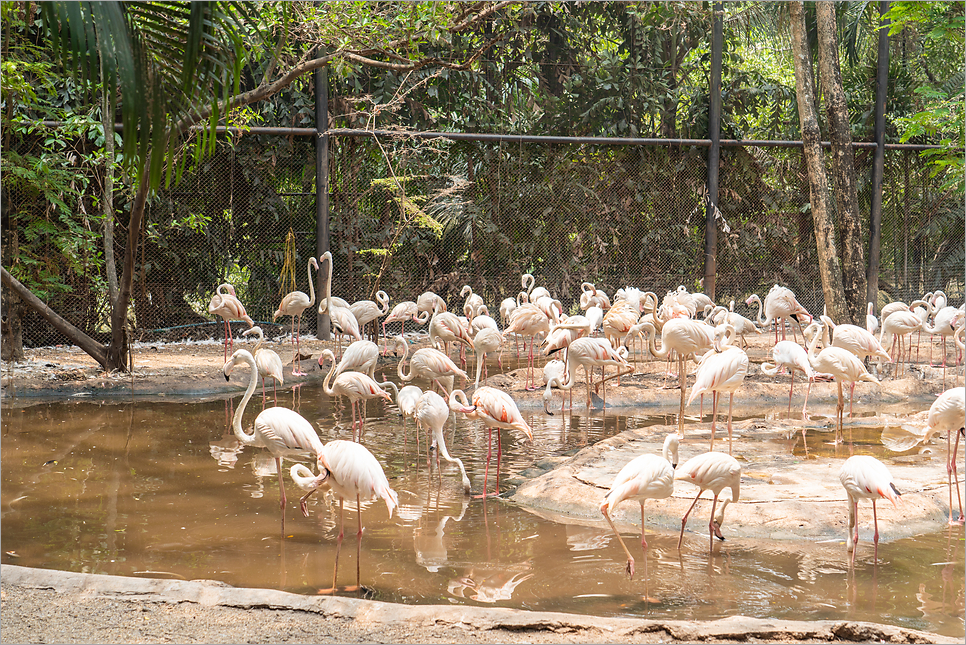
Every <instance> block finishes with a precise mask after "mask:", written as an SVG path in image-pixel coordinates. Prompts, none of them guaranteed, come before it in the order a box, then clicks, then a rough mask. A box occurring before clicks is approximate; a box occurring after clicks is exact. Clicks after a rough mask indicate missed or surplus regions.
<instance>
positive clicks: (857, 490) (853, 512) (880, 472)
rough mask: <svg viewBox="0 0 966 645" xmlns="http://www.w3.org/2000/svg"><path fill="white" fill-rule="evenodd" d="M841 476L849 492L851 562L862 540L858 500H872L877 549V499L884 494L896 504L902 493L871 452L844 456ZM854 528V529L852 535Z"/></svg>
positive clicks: (874, 538)
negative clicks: (860, 539) (869, 454)
mask: <svg viewBox="0 0 966 645" xmlns="http://www.w3.org/2000/svg"><path fill="white" fill-rule="evenodd" d="M839 480H840V481H841V482H842V486H843V487H844V488H845V492H846V493H847V494H848V496H849V537H848V541H847V548H848V550H849V551H850V552H851V553H852V563H853V564H854V563H855V547H856V546H857V545H858V543H859V522H858V514H859V500H860V499H871V500H872V519H873V522H875V535H874V536H873V538H872V540H873V542H874V543H875V548H876V553H877V554H878V549H879V517H878V515H877V514H876V510H875V503H876V501H877V500H878V499H879V498H880V497H884V498H886V499H887V500H889V501H890V502H892V505H893V506H897V505H898V503H899V501H900V499H899V497H900V495H901V494H902V493H900V492H899V489H898V488H896V485H895V483H894V482H893V481H892V475H890V474H889V470H888V469H887V468H886V467H885V464H883V463H882V462H881V461H879V460H878V459H876V458H875V457H870V456H868V455H854V456H852V457H849V458H848V459H846V460H845V463H844V464H842V470H840V471H839ZM853 530H854V531H855V533H854V535H853Z"/></svg>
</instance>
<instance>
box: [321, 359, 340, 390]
mask: <svg viewBox="0 0 966 645" xmlns="http://www.w3.org/2000/svg"><path fill="white" fill-rule="evenodd" d="M322 355H323V356H328V357H329V358H331V359H332V367H330V368H329V373H328V374H326V375H325V380H323V381H322V391H323V392H325V393H326V394H327V395H329V396H335V388H333V387H332V386H331V385H329V381H330V380H331V379H332V374H333V373H334V372H335V368H336V367H338V364H337V363H336V360H335V354H333V353H332V352H331V351H330V350H328V349H327V350H325V351H324V352H323V353H322Z"/></svg>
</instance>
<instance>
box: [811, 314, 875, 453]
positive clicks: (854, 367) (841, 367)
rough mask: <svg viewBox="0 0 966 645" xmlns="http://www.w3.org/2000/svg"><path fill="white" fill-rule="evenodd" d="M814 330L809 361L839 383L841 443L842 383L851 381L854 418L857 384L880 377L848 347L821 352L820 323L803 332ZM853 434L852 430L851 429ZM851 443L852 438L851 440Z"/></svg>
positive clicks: (832, 348) (870, 381)
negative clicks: (875, 375)
mask: <svg viewBox="0 0 966 645" xmlns="http://www.w3.org/2000/svg"><path fill="white" fill-rule="evenodd" d="M810 330H811V331H813V332H814V334H815V335H814V337H813V338H812V342H811V343H810V344H809V346H808V362H809V364H810V365H811V366H812V369H813V370H815V371H816V372H821V373H823V374H830V375H831V376H832V379H834V380H835V383H836V385H838V394H839V398H838V406H837V407H836V413H837V416H838V424H837V426H836V438H835V442H836V443H839V441H840V437H841V433H842V426H843V419H842V417H843V415H844V413H845V401H844V398H843V396H842V383H849V384H850V385H851V388H850V391H849V418H850V419H851V418H852V400H853V398H854V397H855V384H856V383H857V382H859V381H868V382H869V383H876V384H878V382H879V379H877V378H876V377H874V376H872V375H871V374H869V372H868V371H866V369H865V365H863V364H862V361H860V360H859V359H858V358H856V356H855V354H853V353H852V352H850V351H849V350H847V349H842V348H841V347H826V348H825V349H823V350H822V351H821V352H819V351H817V350H818V341H819V339H820V338H821V334H819V333H818V332H819V324H818V323H815V322H813V323H811V324H810V325H809V326H808V329H806V330H805V331H803V332H802V335H805V334H806V333H807V332H809V331H810ZM849 432H850V436H851V430H849ZM849 444H850V445H851V440H850V441H849Z"/></svg>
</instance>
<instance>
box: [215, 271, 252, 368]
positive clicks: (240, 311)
mask: <svg viewBox="0 0 966 645" xmlns="http://www.w3.org/2000/svg"><path fill="white" fill-rule="evenodd" d="M223 290H224V291H223ZM208 315H209V316H221V318H222V320H223V321H224V324H225V361H226V362H227V361H228V344H229V343H231V348H232V349H235V340H234V339H233V338H232V337H231V322H230V321H232V320H244V321H245V322H247V323H248V327H249V329H250V328H252V327H254V326H255V321H254V320H252V319H251V317H250V316H249V315H248V313H246V312H245V306H244V305H243V304H242V303H241V301H240V300H239V299H238V298H237V297H235V287H233V286H231V285H230V284H228V283H227V282H226V283H224V284H220V285H218V288H217V289H215V295H213V296H212V297H211V301H210V302H209V303H208Z"/></svg>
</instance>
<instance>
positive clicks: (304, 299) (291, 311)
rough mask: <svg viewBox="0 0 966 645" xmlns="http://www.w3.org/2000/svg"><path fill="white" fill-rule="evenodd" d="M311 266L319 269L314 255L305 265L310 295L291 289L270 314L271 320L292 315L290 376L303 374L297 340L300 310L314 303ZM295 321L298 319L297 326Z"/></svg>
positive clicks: (300, 328) (313, 281)
mask: <svg viewBox="0 0 966 645" xmlns="http://www.w3.org/2000/svg"><path fill="white" fill-rule="evenodd" d="M313 267H314V268H315V270H316V271H318V270H319V263H318V262H316V260H315V258H314V257H311V258H309V261H308V263H307V265H306V267H305V272H306V273H307V274H308V277H309V291H310V292H311V294H312V295H311V296H307V295H305V293H303V292H301V291H293V292H291V293H289V294H287V295H286V296H285V297H284V298H282V302H281V303H280V304H279V305H278V309H276V310H275V313H274V314H273V315H272V320H278V317H279V316H291V317H292V344H293V345H294V346H295V347H294V348H293V349H294V350H295V360H294V361H293V362H294V365H293V366H292V376H305V372H303V371H302V352H301V349H302V346H301V344H300V342H299V336H300V334H301V332H302V312H304V311H305V310H306V309H308V308H309V307H311V306H312V305H314V304H315V278H314V277H313V275H312V268H313ZM296 321H298V326H297V327H296Z"/></svg>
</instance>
